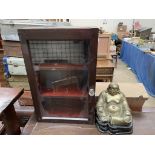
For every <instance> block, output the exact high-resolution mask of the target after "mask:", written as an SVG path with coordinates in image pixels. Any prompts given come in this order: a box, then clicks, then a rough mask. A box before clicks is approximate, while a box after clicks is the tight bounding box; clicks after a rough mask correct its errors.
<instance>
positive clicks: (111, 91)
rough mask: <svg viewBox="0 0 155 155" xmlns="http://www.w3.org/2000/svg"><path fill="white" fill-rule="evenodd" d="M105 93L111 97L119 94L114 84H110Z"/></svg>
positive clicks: (117, 87) (117, 86) (116, 85)
mask: <svg viewBox="0 0 155 155" xmlns="http://www.w3.org/2000/svg"><path fill="white" fill-rule="evenodd" d="M107 92H108V93H109V94H110V95H112V96H114V95H117V94H119V93H120V89H119V85H118V84H116V83H110V84H109V86H108V88H107Z"/></svg>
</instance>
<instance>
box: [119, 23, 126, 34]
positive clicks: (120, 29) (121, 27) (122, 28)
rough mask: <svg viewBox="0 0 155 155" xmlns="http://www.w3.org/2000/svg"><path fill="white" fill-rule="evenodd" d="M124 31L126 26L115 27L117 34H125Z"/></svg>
mask: <svg viewBox="0 0 155 155" xmlns="http://www.w3.org/2000/svg"><path fill="white" fill-rule="evenodd" d="M126 31H127V25H122V26H118V27H117V32H126Z"/></svg>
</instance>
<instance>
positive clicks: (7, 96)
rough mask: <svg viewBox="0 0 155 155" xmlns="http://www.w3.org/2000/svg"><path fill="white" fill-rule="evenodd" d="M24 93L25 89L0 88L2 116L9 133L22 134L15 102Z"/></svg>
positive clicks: (0, 110)
mask: <svg viewBox="0 0 155 155" xmlns="http://www.w3.org/2000/svg"><path fill="white" fill-rule="evenodd" d="M23 93H24V89H16V88H2V87H1V88H0V116H1V119H2V121H3V123H4V127H5V130H6V133H7V134H10V135H14V134H20V133H21V130H20V125H19V121H18V118H17V115H16V112H15V109H14V105H13V104H14V103H15V102H16V101H17V100H18V99H19V97H20V96H21V95H22V94H23Z"/></svg>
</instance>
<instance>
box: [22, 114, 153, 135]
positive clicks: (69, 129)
mask: <svg viewBox="0 0 155 155" xmlns="http://www.w3.org/2000/svg"><path fill="white" fill-rule="evenodd" d="M154 116H155V113H153V112H149V113H147V112H145V113H140V112H134V113H133V135H154V134H155V123H154ZM22 134H31V135H99V134H102V133H100V132H98V130H97V129H96V126H95V124H93V125H88V124H67V123H66V124H65V123H45V122H36V119H35V116H34V115H33V116H32V117H31V118H30V120H29V122H28V123H27V125H26V126H25V128H24V130H23V133H22ZM104 134H105V133H104Z"/></svg>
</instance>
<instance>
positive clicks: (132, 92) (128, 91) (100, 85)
mask: <svg viewBox="0 0 155 155" xmlns="http://www.w3.org/2000/svg"><path fill="white" fill-rule="evenodd" d="M109 84H110V83H108V82H96V94H95V95H96V96H99V94H100V93H101V92H102V91H103V90H106V89H107V87H108V85H109ZM118 84H119V87H120V90H121V92H123V93H124V94H125V96H126V97H130V98H138V97H140V96H143V98H145V99H148V94H147V92H146V90H145V88H144V86H143V84H142V83H118Z"/></svg>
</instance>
